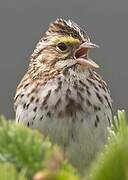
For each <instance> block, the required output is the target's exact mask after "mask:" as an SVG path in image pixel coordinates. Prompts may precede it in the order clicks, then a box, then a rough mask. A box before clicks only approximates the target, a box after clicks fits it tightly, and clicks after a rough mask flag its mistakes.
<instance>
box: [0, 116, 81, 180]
mask: <svg viewBox="0 0 128 180" xmlns="http://www.w3.org/2000/svg"><path fill="white" fill-rule="evenodd" d="M0 163H1V164H0V174H1V172H2V171H3V174H2V177H3V178H0V179H2V180H4V179H5V180H6V179H8V178H7V176H8V175H9V177H10V178H9V180H10V179H20V178H16V176H17V177H18V176H19V177H20V174H21V175H22V176H23V177H24V178H25V177H26V178H28V179H29V178H32V177H33V176H34V174H35V173H36V172H38V171H39V170H42V172H43V173H44V172H46V170H47V176H49V175H51V176H52V174H54V175H56V179H59V177H60V176H62V175H63V174H64V175H65V177H66V178H63V179H64V180H66V179H71V178H72V177H73V178H74V179H76V180H77V179H78V176H77V175H76V172H75V170H74V169H73V168H72V167H71V166H70V165H68V164H67V162H65V161H64V160H63V157H62V154H61V152H60V150H59V148H58V147H57V146H55V145H54V146H53V145H52V144H51V143H50V141H49V140H48V139H44V137H43V136H42V135H41V134H39V133H38V132H37V131H34V130H31V129H29V128H27V127H24V126H22V125H17V124H15V122H13V121H6V120H5V118H4V117H3V116H2V117H1V118H0ZM2 164H3V166H2ZM9 167H10V169H11V171H10V170H9V171H6V170H7V169H9ZM4 171H6V174H8V175H7V176H6V177H5V176H4ZM4 177H5V178H4ZM24 178H22V179H24Z"/></svg>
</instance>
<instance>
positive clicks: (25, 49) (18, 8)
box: [0, 0, 128, 117]
mask: <svg viewBox="0 0 128 180" xmlns="http://www.w3.org/2000/svg"><path fill="white" fill-rule="evenodd" d="M57 17H62V18H66V19H69V18H70V19H72V20H74V21H76V22H77V23H78V24H79V25H81V26H82V27H83V28H85V30H86V31H87V32H88V34H89V35H90V36H91V40H92V41H93V42H95V43H97V44H99V45H100V49H95V50H93V52H92V54H91V57H92V58H93V59H94V60H95V61H96V62H97V63H98V64H100V70H99V71H100V73H101V74H102V76H103V77H104V79H105V80H106V81H107V82H108V84H109V88H110V90H111V94H112V97H113V101H114V103H113V106H114V109H115V110H116V109H122V108H124V109H127V107H128V98H127V94H128V58H127V54H128V1H127V0H68V1H66V0H65V1H62V0H0V112H1V113H3V114H5V115H6V116H7V117H14V112H13V96H14V94H15V89H16V86H17V84H18V83H19V81H20V79H21V78H22V76H23V75H24V73H25V71H26V69H27V67H28V62H29V56H30V54H31V53H32V50H33V49H34V47H35V45H36V43H37V42H38V40H39V39H40V37H41V35H42V33H43V32H45V30H46V29H47V26H48V24H49V22H51V21H53V20H55V19H56V18H57Z"/></svg>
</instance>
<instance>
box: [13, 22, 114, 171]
mask: <svg viewBox="0 0 128 180" xmlns="http://www.w3.org/2000/svg"><path fill="white" fill-rule="evenodd" d="M95 47H97V45H95V44H93V43H91V42H90V39H89V37H88V36H87V33H86V32H85V31H84V30H82V29H81V28H80V27H79V26H78V25H77V24H76V23H74V22H73V21H71V20H67V21H66V20H63V19H57V20H56V21H54V22H53V23H51V24H50V26H49V28H48V30H47V32H46V33H45V35H44V36H43V37H42V38H41V40H40V41H39V43H38V44H37V46H36V48H35V50H34V52H33V53H32V55H31V58H30V64H29V68H28V71H27V73H26V74H25V76H24V77H23V78H22V80H21V82H20V84H19V86H18V87H17V91H16V95H15V100H14V101H15V102H14V106H15V112H16V122H17V123H22V124H24V125H26V126H29V127H31V128H33V129H38V130H39V131H40V132H42V133H43V134H44V135H45V136H49V137H50V139H51V141H52V142H54V143H57V144H59V145H60V146H61V147H62V149H63V150H64V153H65V156H66V157H67V158H68V159H69V161H70V162H71V163H72V164H73V165H74V166H75V167H76V168H77V169H78V170H79V171H80V172H84V170H85V169H86V168H87V167H88V166H89V165H90V163H91V161H92V160H93V159H94V158H95V157H96V155H97V153H98V152H100V151H101V150H102V148H103V147H104V144H105V143H106V141H107V127H108V126H110V125H111V122H112V105H111V97H110V93H109V90H108V88H107V85H106V83H105V82H104V81H103V80H102V78H101V77H100V76H99V75H98V74H97V73H96V72H95V71H94V69H95V68H98V67H99V66H98V65H97V64H96V63H95V62H94V61H92V60H91V59H90V58H89V56H88V51H89V49H91V48H95ZM35 153H36V152H35Z"/></svg>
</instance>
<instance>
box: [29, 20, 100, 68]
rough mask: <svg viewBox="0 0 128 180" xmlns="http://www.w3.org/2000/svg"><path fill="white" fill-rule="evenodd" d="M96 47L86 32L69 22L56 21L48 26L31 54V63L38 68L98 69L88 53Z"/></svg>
mask: <svg viewBox="0 0 128 180" xmlns="http://www.w3.org/2000/svg"><path fill="white" fill-rule="evenodd" d="M95 47H98V46H97V45H95V44H93V43H91V42H90V39H89V37H88V36H87V34H86V32H85V31H84V30H82V29H81V28H80V27H79V26H78V25H77V24H76V23H74V22H73V21H71V20H67V21H66V20H63V19H57V20H56V21H54V22H53V23H51V24H50V25H49V28H48V30H47V31H46V34H45V36H43V38H42V39H41V40H40V41H39V43H38V44H37V46H36V49H35V50H34V52H33V54H32V61H34V63H36V62H38V63H39V64H40V66H41V65H42V66H44V65H45V67H51V68H52V67H53V68H56V69H59V68H60V69H63V68H65V67H72V65H74V64H78V65H80V66H81V67H85V68H98V67H99V66H98V65H97V64H96V63H95V62H94V61H92V60H91V59H90V58H89V56H88V52H89V50H90V49H91V48H95Z"/></svg>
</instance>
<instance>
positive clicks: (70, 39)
mask: <svg viewBox="0 0 128 180" xmlns="http://www.w3.org/2000/svg"><path fill="white" fill-rule="evenodd" d="M54 42H55V43H56V44H57V43H59V42H63V43H65V44H67V45H76V44H79V43H80V40H79V39H76V38H73V37H72V36H58V37H56V38H55V39H54Z"/></svg>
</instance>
